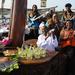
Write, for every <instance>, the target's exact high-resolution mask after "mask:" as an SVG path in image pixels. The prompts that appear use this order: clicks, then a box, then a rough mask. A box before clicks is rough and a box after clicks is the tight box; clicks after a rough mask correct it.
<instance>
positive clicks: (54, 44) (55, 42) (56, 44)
mask: <svg viewBox="0 0 75 75" xmlns="http://www.w3.org/2000/svg"><path fill="white" fill-rule="evenodd" d="M52 45H53V46H54V47H55V48H56V47H58V41H57V37H56V36H55V38H53V37H52Z"/></svg>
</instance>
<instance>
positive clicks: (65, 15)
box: [62, 3, 74, 21]
mask: <svg viewBox="0 0 75 75" xmlns="http://www.w3.org/2000/svg"><path fill="white" fill-rule="evenodd" d="M71 7H72V5H71V4H70V3H67V4H66V5H65V8H66V11H64V12H63V16H62V20H63V21H65V20H71V19H72V18H73V16H74V12H72V10H71Z"/></svg>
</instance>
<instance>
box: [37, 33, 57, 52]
mask: <svg viewBox="0 0 75 75" xmlns="http://www.w3.org/2000/svg"><path fill="white" fill-rule="evenodd" d="M37 46H38V47H40V48H43V49H45V50H48V51H55V48H56V47H57V46H58V41H57V37H56V36H55V39H53V36H52V35H51V36H49V37H48V38H47V39H46V40H45V35H43V34H41V35H39V37H38V40H37Z"/></svg>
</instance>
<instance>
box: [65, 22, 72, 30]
mask: <svg viewBox="0 0 75 75" xmlns="http://www.w3.org/2000/svg"><path fill="white" fill-rule="evenodd" d="M66 27H67V29H70V28H71V27H72V23H71V22H70V21H67V22H66Z"/></svg>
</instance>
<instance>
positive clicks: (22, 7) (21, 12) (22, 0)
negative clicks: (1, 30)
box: [9, 0, 27, 46]
mask: <svg viewBox="0 0 75 75" xmlns="http://www.w3.org/2000/svg"><path fill="white" fill-rule="evenodd" d="M26 12H27V0H14V1H13V8H12V17H11V18H12V19H11V25H10V33H9V38H10V39H11V40H12V43H13V46H21V45H22V42H23V33H24V29H25V23H26Z"/></svg>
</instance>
